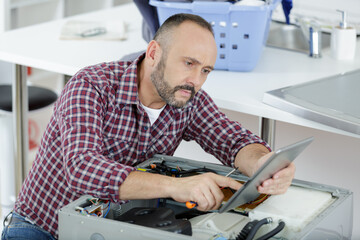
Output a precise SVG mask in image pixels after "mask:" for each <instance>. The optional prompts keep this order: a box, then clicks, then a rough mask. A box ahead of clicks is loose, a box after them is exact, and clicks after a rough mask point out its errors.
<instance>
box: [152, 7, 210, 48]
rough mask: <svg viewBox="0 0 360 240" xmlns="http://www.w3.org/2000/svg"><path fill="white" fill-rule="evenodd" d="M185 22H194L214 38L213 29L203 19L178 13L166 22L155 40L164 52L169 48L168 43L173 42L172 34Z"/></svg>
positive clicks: (158, 31)
mask: <svg viewBox="0 0 360 240" xmlns="http://www.w3.org/2000/svg"><path fill="white" fill-rule="evenodd" d="M185 21H190V22H193V23H195V24H197V25H199V26H200V27H202V28H204V29H207V30H208V31H209V32H211V34H212V35H213V36H214V31H213V28H212V27H211V25H210V24H209V23H208V22H207V21H206V20H205V19H203V18H202V17H200V16H198V15H194V14H189V13H178V14H175V15H172V16H171V17H169V18H168V19H166V21H165V22H164V23H163V24H162V25H161V26H160V28H159V29H158V30H157V32H156V34H155V36H154V38H153V40H155V41H156V42H158V43H159V44H160V46H161V47H162V48H163V50H164V51H166V50H167V48H168V43H170V42H171V34H172V32H173V29H174V28H175V27H177V26H179V25H180V24H182V23H183V22H185Z"/></svg>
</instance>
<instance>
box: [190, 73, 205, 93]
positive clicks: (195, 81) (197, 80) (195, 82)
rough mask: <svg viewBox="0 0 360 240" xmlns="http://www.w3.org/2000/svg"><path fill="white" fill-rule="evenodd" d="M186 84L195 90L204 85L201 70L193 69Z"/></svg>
mask: <svg viewBox="0 0 360 240" xmlns="http://www.w3.org/2000/svg"><path fill="white" fill-rule="evenodd" d="M188 83H190V84H191V85H192V86H193V87H195V89H198V88H200V87H201V86H202V84H203V83H204V80H203V78H202V74H201V70H199V69H194V70H193V71H192V72H191V74H190V76H189V78H188Z"/></svg>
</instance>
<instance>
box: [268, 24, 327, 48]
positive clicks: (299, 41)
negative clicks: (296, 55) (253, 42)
mask: <svg viewBox="0 0 360 240" xmlns="http://www.w3.org/2000/svg"><path fill="white" fill-rule="evenodd" d="M330 39H331V34H330V33H326V32H322V34H321V46H322V49H325V48H329V47H330ZM266 45H267V46H269V47H276V48H281V49H286V50H292V51H298V52H304V53H309V42H308V40H307V39H306V37H305V36H304V34H303V33H302V30H301V28H300V27H298V26H296V25H292V24H290V25H288V24H285V23H280V22H276V21H272V22H271V24H270V30H269V37H268V40H267V43H266Z"/></svg>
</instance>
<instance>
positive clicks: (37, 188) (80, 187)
mask: <svg viewBox="0 0 360 240" xmlns="http://www.w3.org/2000/svg"><path fill="white" fill-rule="evenodd" d="M142 58H143V56H140V57H139V58H138V59H137V60H135V61H134V62H110V63H102V64H99V65H95V66H90V67H87V68H84V69H82V70H81V71H79V72H78V73H77V74H76V75H75V76H74V77H73V78H72V79H71V80H70V81H69V82H68V83H67V84H66V86H65V88H64V90H63V91H62V94H61V96H60V97H59V99H58V101H57V102H56V103H55V107H54V114H53V116H52V117H51V120H50V123H49V124H48V126H47V129H46V131H45V133H44V136H43V138H42V141H41V146H40V148H39V151H38V154H37V156H36V159H35V161H34V164H33V166H32V169H31V171H30V172H29V174H28V176H27V178H26V179H25V182H24V184H23V186H22V190H21V192H20V194H19V197H18V199H17V202H16V205H15V211H16V212H17V213H19V214H21V215H23V216H26V217H28V218H29V219H30V220H32V221H34V222H35V223H36V224H37V225H38V226H40V227H42V228H44V229H45V230H47V231H49V232H50V233H51V234H53V235H54V236H55V237H57V236H58V214H57V211H58V210H59V209H60V208H61V207H63V206H65V205H67V204H68V203H69V202H71V201H73V200H75V199H77V198H79V197H80V196H81V195H84V194H90V195H92V196H94V197H98V198H102V199H109V200H111V201H113V202H119V201H121V200H120V199H121V196H119V186H120V185H121V184H122V183H123V182H124V180H125V179H126V177H127V176H128V175H129V173H130V172H131V171H133V170H134V169H135V168H134V167H135V166H136V165H137V164H139V163H141V162H143V161H145V160H146V159H148V158H151V157H152V156H153V155H154V154H166V155H172V154H173V153H174V152H175V150H176V148H177V147H178V145H179V144H180V142H181V140H182V139H184V140H186V141H190V140H195V141H196V142H197V143H198V144H200V145H201V147H202V148H203V149H204V150H205V151H206V152H208V153H211V154H213V155H214V156H215V157H217V158H218V159H219V160H220V161H221V162H222V163H223V164H226V165H232V164H233V162H234V158H235V155H236V154H237V152H238V151H239V150H240V149H241V148H242V147H244V146H246V145H247V144H251V143H261V144H264V145H266V143H264V142H263V141H262V140H261V139H259V138H258V137H256V136H255V135H253V134H252V133H251V132H249V131H248V130H246V129H244V128H242V127H241V125H240V124H239V123H237V122H233V121H230V120H229V119H228V118H227V117H226V116H225V115H224V114H223V113H221V112H220V111H219V109H218V108H217V107H216V105H215V104H214V102H213V100H212V99H211V98H210V97H209V96H208V95H207V94H206V92H204V91H203V90H200V91H199V92H198V93H197V94H196V95H195V97H194V99H193V100H192V101H191V102H189V103H188V104H187V105H186V106H185V107H184V108H182V109H176V108H173V107H170V106H169V105H167V106H166V107H165V108H164V110H163V111H162V112H161V114H160V116H159V118H158V119H157V120H156V122H155V123H154V124H153V125H151V124H150V121H149V118H148V116H147V114H146V112H145V111H144V109H143V108H142V107H141V105H140V101H139V97H138V88H137V63H138V62H139V60H141V59H142Z"/></svg>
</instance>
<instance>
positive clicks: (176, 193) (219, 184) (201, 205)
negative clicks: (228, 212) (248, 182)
mask: <svg viewBox="0 0 360 240" xmlns="http://www.w3.org/2000/svg"><path fill="white" fill-rule="evenodd" d="M171 185H172V186H173V189H171V190H172V191H171V192H170V196H171V198H173V199H174V200H175V201H178V202H186V201H193V202H196V203H197V205H198V206H197V209H198V210H200V211H208V210H216V209H218V208H219V207H220V205H221V203H222V201H223V199H224V194H223V193H222V191H221V189H220V188H223V187H230V188H232V189H234V190H238V189H239V188H241V186H242V184H241V183H239V182H237V181H235V180H234V179H232V178H230V177H224V176H221V175H217V174H214V173H204V174H200V175H196V176H191V177H184V178H174V179H173V183H172V184H171Z"/></svg>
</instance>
